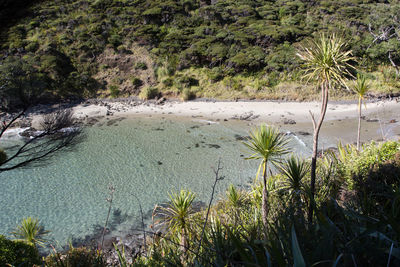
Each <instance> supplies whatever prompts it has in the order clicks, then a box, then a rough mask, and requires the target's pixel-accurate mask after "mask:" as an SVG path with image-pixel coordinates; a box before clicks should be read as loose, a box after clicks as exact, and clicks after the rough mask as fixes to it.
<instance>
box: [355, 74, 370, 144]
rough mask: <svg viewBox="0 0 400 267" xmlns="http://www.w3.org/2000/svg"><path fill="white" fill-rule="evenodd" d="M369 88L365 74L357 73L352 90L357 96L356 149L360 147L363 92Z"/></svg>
mask: <svg viewBox="0 0 400 267" xmlns="http://www.w3.org/2000/svg"><path fill="white" fill-rule="evenodd" d="M368 89H369V84H368V82H367V78H366V76H365V75H363V74H360V73H357V80H356V82H355V84H354V86H353V91H354V92H355V93H356V94H357V96H358V130H357V149H358V150H360V148H361V142H360V137H361V106H362V101H363V100H364V97H365V94H366V93H367V91H368Z"/></svg>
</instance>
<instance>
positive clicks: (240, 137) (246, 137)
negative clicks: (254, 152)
mask: <svg viewBox="0 0 400 267" xmlns="http://www.w3.org/2000/svg"><path fill="white" fill-rule="evenodd" d="M249 138H250V136H242V135H238V134H235V140H236V141H244V140H247V139H249Z"/></svg>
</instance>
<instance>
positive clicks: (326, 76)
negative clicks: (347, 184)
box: [297, 34, 354, 223]
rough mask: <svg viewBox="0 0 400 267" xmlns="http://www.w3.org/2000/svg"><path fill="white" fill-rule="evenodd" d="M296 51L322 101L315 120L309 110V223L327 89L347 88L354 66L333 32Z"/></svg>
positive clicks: (349, 52)
mask: <svg viewBox="0 0 400 267" xmlns="http://www.w3.org/2000/svg"><path fill="white" fill-rule="evenodd" d="M297 55H298V56H299V57H300V59H301V60H302V61H303V63H304V71H305V75H304V78H306V79H308V80H316V81H317V83H318V86H319V87H320V88H321V101H322V103H321V113H320V116H319V119H318V122H317V121H316V120H315V117H314V115H313V114H312V113H311V112H310V114H311V119H312V122H313V127H314V136H313V153H312V159H311V185H310V190H311V199H310V207H309V214H308V219H309V222H310V223H312V217H313V202H314V193H315V176H316V167H317V152H318V136H319V131H320V129H321V126H322V122H323V121H324V118H325V114H326V109H327V106H328V95H329V90H331V89H333V88H334V87H335V86H336V85H342V86H345V87H346V88H347V85H346V82H345V80H346V76H352V75H351V73H350V70H351V69H352V68H354V67H353V66H352V65H351V62H352V61H353V60H354V58H353V57H352V51H351V50H347V49H346V42H345V41H344V40H343V39H341V38H339V37H337V36H336V35H335V34H332V35H330V36H328V37H326V36H325V35H322V36H321V38H319V39H318V40H312V41H310V42H308V43H306V44H305V45H303V46H301V47H300V48H299V49H298V52H297Z"/></svg>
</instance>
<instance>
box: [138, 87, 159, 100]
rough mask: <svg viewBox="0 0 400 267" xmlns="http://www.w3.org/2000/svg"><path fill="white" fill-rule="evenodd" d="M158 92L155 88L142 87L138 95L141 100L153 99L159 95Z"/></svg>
mask: <svg viewBox="0 0 400 267" xmlns="http://www.w3.org/2000/svg"><path fill="white" fill-rule="evenodd" d="M159 94H160V93H159V91H158V89H157V88H156V87H152V86H146V87H144V88H143V89H142V90H141V91H140V94H139V97H140V98H141V99H153V98H156V97H157V96H158V95H159Z"/></svg>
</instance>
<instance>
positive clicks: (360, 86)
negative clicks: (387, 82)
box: [353, 73, 370, 99]
mask: <svg viewBox="0 0 400 267" xmlns="http://www.w3.org/2000/svg"><path fill="white" fill-rule="evenodd" d="M369 86H370V85H369V83H368V81H367V78H366V77H365V75H363V74H360V73H357V80H356V81H355V84H354V87H353V91H354V93H356V94H357V95H358V97H359V98H361V99H363V98H364V96H365V94H366V93H367V91H368V89H369Z"/></svg>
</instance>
